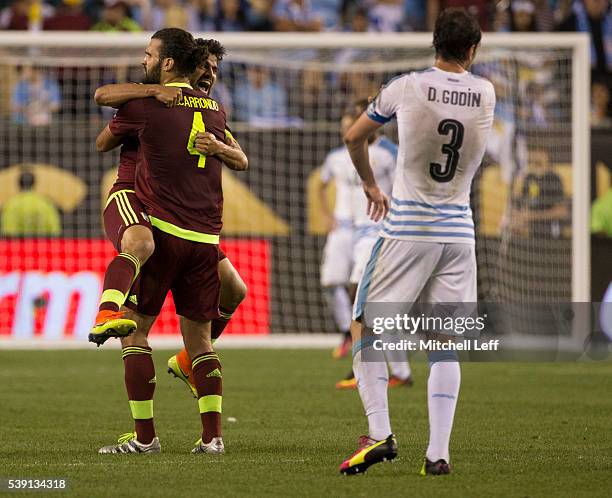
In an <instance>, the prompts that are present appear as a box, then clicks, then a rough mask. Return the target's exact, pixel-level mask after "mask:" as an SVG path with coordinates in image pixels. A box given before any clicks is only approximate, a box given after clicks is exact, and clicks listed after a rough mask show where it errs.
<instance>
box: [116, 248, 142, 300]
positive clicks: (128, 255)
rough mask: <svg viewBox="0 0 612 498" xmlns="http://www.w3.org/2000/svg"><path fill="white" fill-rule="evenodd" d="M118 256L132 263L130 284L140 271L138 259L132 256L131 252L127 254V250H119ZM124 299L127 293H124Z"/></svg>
mask: <svg viewBox="0 0 612 498" xmlns="http://www.w3.org/2000/svg"><path fill="white" fill-rule="evenodd" d="M119 256H121V257H123V258H125V259H127V260H129V261H131V262H132V263H133V264H134V278H132V284H133V283H134V282H135V281H136V278H137V277H138V274H139V273H140V260H139V259H138V258H137V257H135V256H132V255H131V254H128V253H127V252H121V253H119ZM128 294H129V292H128ZM126 299H127V294H126Z"/></svg>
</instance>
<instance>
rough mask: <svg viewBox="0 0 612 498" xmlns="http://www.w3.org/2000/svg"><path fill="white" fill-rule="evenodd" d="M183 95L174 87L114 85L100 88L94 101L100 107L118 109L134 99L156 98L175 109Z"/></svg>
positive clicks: (132, 84)
mask: <svg viewBox="0 0 612 498" xmlns="http://www.w3.org/2000/svg"><path fill="white" fill-rule="evenodd" d="M182 95H183V92H182V90H181V89H180V88H178V87H173V86H163V85H140V84H138V83H114V84H110V85H104V86H101V87H100V88H98V89H97V90H96V93H95V95H94V100H95V101H96V104H98V105H100V106H108V107H114V108H115V109H118V108H119V107H120V106H122V105H123V104H126V103H127V102H129V101H130V100H133V99H139V98H146V97H155V98H156V99H157V100H159V101H160V102H161V103H162V104H164V105H166V106H168V107H173V106H175V105H177V104H178V102H179V101H180V100H181V96H182Z"/></svg>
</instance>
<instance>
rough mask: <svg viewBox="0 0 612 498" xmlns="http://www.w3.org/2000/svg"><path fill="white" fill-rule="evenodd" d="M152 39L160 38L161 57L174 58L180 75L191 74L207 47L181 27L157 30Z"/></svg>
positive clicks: (176, 69)
mask: <svg viewBox="0 0 612 498" xmlns="http://www.w3.org/2000/svg"><path fill="white" fill-rule="evenodd" d="M151 39H155V40H160V41H161V42H162V43H161V48H160V53H159V58H160V60H161V59H166V58H170V59H173V60H174V67H175V71H176V73H177V74H178V75H179V76H189V75H190V74H191V73H193V72H194V71H195V70H196V67H198V65H199V64H200V61H201V60H202V59H203V58H204V56H205V53H206V49H205V48H204V47H203V46H199V45H198V44H196V42H195V40H194V39H193V36H191V34H190V33H188V32H187V31H185V30H183V29H180V28H164V29H160V30H159V31H157V32H155V34H154V35H153V36H152V37H151Z"/></svg>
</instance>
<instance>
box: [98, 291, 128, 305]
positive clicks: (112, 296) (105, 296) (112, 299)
mask: <svg viewBox="0 0 612 498" xmlns="http://www.w3.org/2000/svg"><path fill="white" fill-rule="evenodd" d="M126 297H127V296H126V295H125V294H124V293H123V292H121V291H119V290H117V289H106V290H105V291H104V292H103V293H102V297H101V298H100V304H102V303H114V304H116V305H117V306H119V307H120V308H121V306H123V303H124V302H125V298H126Z"/></svg>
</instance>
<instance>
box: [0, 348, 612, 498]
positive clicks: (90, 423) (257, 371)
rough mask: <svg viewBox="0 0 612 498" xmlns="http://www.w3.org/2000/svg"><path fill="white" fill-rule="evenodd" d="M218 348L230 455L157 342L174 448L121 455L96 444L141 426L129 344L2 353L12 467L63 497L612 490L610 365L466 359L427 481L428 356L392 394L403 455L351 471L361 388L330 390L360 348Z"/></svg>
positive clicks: (167, 433) (6, 449)
mask: <svg viewBox="0 0 612 498" xmlns="http://www.w3.org/2000/svg"><path fill="white" fill-rule="evenodd" d="M220 355H221V360H222V362H223V365H224V391H225V392H224V399H223V409H224V413H223V419H224V439H225V442H226V449H227V454H226V455H224V456H222V457H211V456H207V455H191V454H190V453H189V451H190V449H191V448H192V445H193V443H194V442H195V441H196V439H198V437H199V432H200V421H199V416H198V412H197V403H196V402H195V400H194V399H193V398H191V397H190V396H189V393H188V391H187V388H186V387H185V386H184V385H182V384H180V382H179V381H177V380H175V379H173V378H171V377H170V376H169V375H167V374H166V369H165V361H166V359H167V357H168V356H169V352H165V351H156V352H155V354H154V358H155V361H156V369H157V390H156V394H155V415H156V426H157V432H158V435H159V436H160V440H161V443H162V453H161V454H160V455H144V456H142V455H117V456H115V455H98V454H97V453H96V452H97V449H98V448H99V447H100V446H102V445H105V444H110V443H112V442H114V441H115V440H116V437H117V435H118V434H119V433H122V432H127V431H129V430H132V422H131V418H130V415H129V408H128V404H127V402H126V395H125V391H124V386H123V368H122V362H121V359H120V352H119V351H118V350H104V349H100V350H93V351H34V352H26V351H0V364H1V365H2V367H1V368H0V376H1V379H0V414H1V415H0V420H1V424H0V479H2V478H36V477H44V478H67V479H69V481H70V483H69V487H70V489H69V491H68V492H65V493H63V494H66V495H71V496H84V497H103V496H113V497H118V496H129V497H157V496H160V497H175V498H182V497H188V496H206V497H214V498H218V497H234V496H284V497H286V496H294V497H298V496H313V497H314V496H316V497H319V496H328V497H330V498H331V497H337V496H347V497H348V496H350V497H354V496H366V497H377V496H410V497H418V496H450V497H454V496H466V497H494V496H499V497H514V496H516V497H539V496H542V497H549V496H555V497H560V496H568V497H576V496H589V497H593V496H610V494H609V493H610V489H612V488H611V487H610V476H611V475H612V427H611V426H612V363H610V362H601V363H599V362H592V363H556V364H553V363H551V364H516V363H504V364H500V363H497V364H493V363H489V364H485V363H481V364H464V365H463V366H462V376H463V379H462V388H461V395H460V398H459V405H458V409H457V414H456V418H455V429H454V433H453V438H452V441H451V451H452V464H453V466H454V473H453V474H452V475H450V476H441V477H426V478H423V477H420V476H419V475H418V470H419V468H420V465H421V462H422V458H423V454H424V451H425V447H426V444H427V436H428V433H427V431H428V429H427V427H428V426H427V411H426V397H425V389H426V376H427V365H426V363H424V362H416V363H415V364H414V371H415V380H416V384H415V386H414V387H413V388H412V389H406V388H397V389H394V390H392V391H391V392H390V408H391V417H392V423H393V428H394V430H395V433H396V434H397V437H398V443H399V451H400V453H399V456H398V458H397V459H396V460H395V462H393V463H385V464H381V465H376V466H374V467H372V468H370V470H369V471H368V472H367V474H365V475H363V476H355V477H344V476H341V475H340V474H338V466H339V464H340V462H341V461H342V460H343V459H344V458H345V457H346V456H348V455H349V454H350V453H352V452H353V451H354V450H355V449H356V442H357V437H358V436H359V435H360V434H362V433H364V432H366V421H365V418H364V416H363V414H362V408H361V404H360V401H359V397H358V394H357V392H355V391H350V392H338V391H336V390H334V387H333V386H334V382H335V381H336V380H337V379H338V378H339V377H340V376H342V375H343V374H344V373H346V370H347V368H348V365H349V362H348V361H347V360H345V361H339V362H338V361H334V360H332V359H331V357H330V354H329V352H328V351H314V350H312V351H311V350H287V351H282V350H226V351H223V350H221V353H220ZM228 417H235V418H236V419H237V421H236V422H234V423H229V422H227V418H228ZM31 494H32V495H38V496H40V492H38V493H31ZM57 494H60V495H61V494H62V493H59V492H58V493H57ZM19 495H21V496H23V495H24V493H19Z"/></svg>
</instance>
